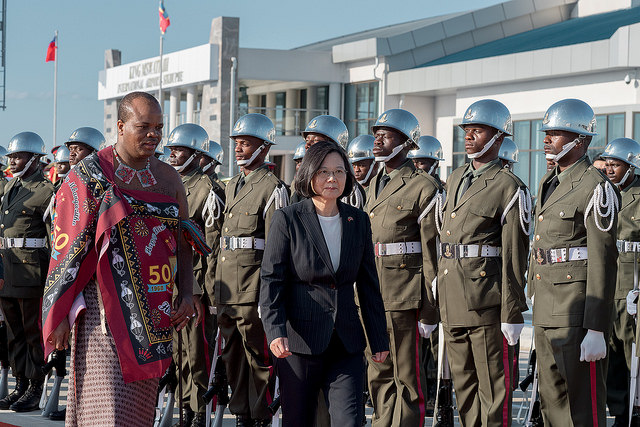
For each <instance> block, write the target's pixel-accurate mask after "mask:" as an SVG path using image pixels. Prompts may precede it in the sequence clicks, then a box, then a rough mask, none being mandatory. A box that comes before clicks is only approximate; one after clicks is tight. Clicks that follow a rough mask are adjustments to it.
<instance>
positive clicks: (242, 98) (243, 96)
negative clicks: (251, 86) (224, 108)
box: [236, 86, 249, 117]
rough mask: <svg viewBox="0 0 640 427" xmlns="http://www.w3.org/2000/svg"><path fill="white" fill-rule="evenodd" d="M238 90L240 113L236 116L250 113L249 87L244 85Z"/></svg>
mask: <svg viewBox="0 0 640 427" xmlns="http://www.w3.org/2000/svg"><path fill="white" fill-rule="evenodd" d="M238 92H239V96H238V113H237V114H236V116H237V117H242V116H244V115H245V114H247V113H249V95H247V88H246V87H244V86H241V87H240V89H239V90H238Z"/></svg>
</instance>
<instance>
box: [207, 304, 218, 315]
mask: <svg viewBox="0 0 640 427" xmlns="http://www.w3.org/2000/svg"><path fill="white" fill-rule="evenodd" d="M209 314H218V307H216V306H215V305H210V306H209Z"/></svg>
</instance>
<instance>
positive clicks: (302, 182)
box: [293, 141, 355, 198]
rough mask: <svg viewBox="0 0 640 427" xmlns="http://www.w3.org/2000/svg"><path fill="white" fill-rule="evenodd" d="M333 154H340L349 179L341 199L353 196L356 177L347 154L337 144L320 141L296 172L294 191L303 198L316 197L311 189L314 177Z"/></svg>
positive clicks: (310, 150)
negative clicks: (325, 160)
mask: <svg viewBox="0 0 640 427" xmlns="http://www.w3.org/2000/svg"><path fill="white" fill-rule="evenodd" d="M331 153H338V154H339V155H340V157H341V158H342V162H343V163H344V169H345V171H346V172H347V179H346V182H345V184H344V190H343V191H342V194H341V195H340V197H345V196H348V195H349V194H351V191H352V190H353V184H354V183H355V177H354V176H353V172H352V171H351V165H350V164H349V160H348V159H347V153H345V151H344V149H342V147H340V146H339V145H338V144H336V143H335V142H328V141H320V142H316V143H315V144H313V145H312V146H311V147H309V149H308V150H307V152H306V153H304V157H303V159H302V163H300V169H298V172H296V178H295V180H294V181H293V188H294V190H295V191H296V192H297V193H298V194H300V195H301V196H302V197H305V198H311V197H313V196H316V193H315V192H314V191H313V188H311V183H312V181H313V177H314V176H315V174H316V172H318V169H320V167H321V166H322V162H324V159H325V158H326V157H327V156H328V155H329V154H331Z"/></svg>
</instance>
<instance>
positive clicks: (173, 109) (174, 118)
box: [168, 88, 180, 133]
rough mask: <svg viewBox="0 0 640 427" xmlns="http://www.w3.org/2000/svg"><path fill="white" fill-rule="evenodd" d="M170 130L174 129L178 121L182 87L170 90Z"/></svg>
mask: <svg viewBox="0 0 640 427" xmlns="http://www.w3.org/2000/svg"><path fill="white" fill-rule="evenodd" d="M169 93H170V95H169V132H168V133H171V131H173V130H174V129H175V128H176V126H177V123H178V113H179V112H180V89H178V88H173V89H171V91H170V92H169Z"/></svg>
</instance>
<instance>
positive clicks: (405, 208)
mask: <svg viewBox="0 0 640 427" xmlns="http://www.w3.org/2000/svg"><path fill="white" fill-rule="evenodd" d="M373 132H374V135H375V145H374V148H373V154H374V155H375V160H376V162H380V164H381V166H382V167H381V168H380V169H381V170H380V172H378V174H377V175H376V177H375V179H374V180H372V182H371V185H370V186H369V188H368V190H367V191H368V195H367V204H366V206H365V211H366V212H367V213H368V214H369V217H370V219H371V230H372V233H373V236H372V237H373V242H374V252H375V256H376V268H377V271H378V277H379V278H380V290H381V293H382V300H383V302H384V307H385V316H386V322H387V331H388V333H389V342H390V344H389V345H390V349H391V352H390V354H389V357H388V358H387V359H386V360H385V361H384V362H383V363H372V359H371V357H372V356H371V351H370V349H368V348H367V351H366V355H367V359H368V361H369V368H368V380H369V391H370V392H371V398H372V401H373V407H374V411H375V414H374V417H373V425H375V426H392V425H393V426H405V425H407V426H408V425H420V426H421V425H423V423H424V418H425V385H426V384H425V374H424V369H423V367H422V365H421V364H420V360H421V353H422V350H421V348H420V345H419V338H420V336H422V337H424V338H428V337H429V335H430V333H431V332H432V331H433V330H434V329H435V328H436V324H437V323H438V310H437V307H436V305H435V300H434V297H433V294H432V292H431V282H432V281H433V280H434V278H435V276H436V268H437V267H436V265H437V253H436V237H437V224H439V223H438V218H437V212H438V208H437V205H438V203H441V202H442V196H443V195H442V193H440V192H439V191H440V183H439V182H438V181H436V180H435V179H434V178H433V177H432V176H430V175H427V174H424V173H421V172H418V171H416V168H415V166H414V165H413V162H412V161H411V160H408V159H407V153H408V152H409V150H411V149H416V148H418V145H417V142H418V138H419V137H420V126H419V125H418V120H417V119H416V118H415V117H414V116H413V114H411V113H409V112H408V111H404V110H399V109H392V110H388V111H386V112H384V113H383V114H382V115H380V117H379V118H378V120H377V121H376V123H375V125H374V126H373ZM416 225H417V226H416Z"/></svg>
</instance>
